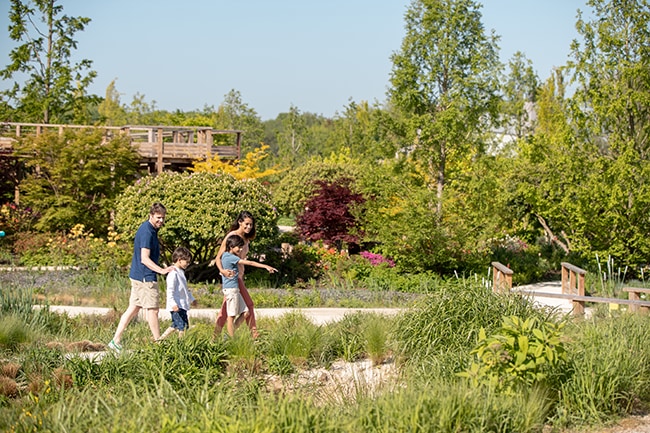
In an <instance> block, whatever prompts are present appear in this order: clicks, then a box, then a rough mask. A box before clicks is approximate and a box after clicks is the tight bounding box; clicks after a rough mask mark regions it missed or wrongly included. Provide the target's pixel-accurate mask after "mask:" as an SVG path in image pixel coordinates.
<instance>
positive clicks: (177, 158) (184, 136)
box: [0, 122, 243, 173]
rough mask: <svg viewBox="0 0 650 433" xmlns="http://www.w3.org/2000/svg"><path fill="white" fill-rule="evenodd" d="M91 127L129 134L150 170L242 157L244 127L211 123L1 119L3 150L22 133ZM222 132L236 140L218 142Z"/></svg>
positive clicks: (0, 151)
mask: <svg viewBox="0 0 650 433" xmlns="http://www.w3.org/2000/svg"><path fill="white" fill-rule="evenodd" d="M88 128H91V129H101V130H103V131H105V135H106V137H107V139H110V138H111V137H113V136H115V134H127V135H129V137H131V144H132V145H133V146H134V147H136V148H137V151H138V154H139V155H140V164H141V165H142V166H146V167H148V169H149V171H150V172H158V173H161V172H163V171H164V170H165V168H168V169H172V170H174V169H176V170H177V169H182V168H186V167H189V166H191V165H192V163H193V162H194V161H196V160H205V159H206V158H212V157H213V156H214V155H219V157H220V158H221V159H224V160H226V159H240V158H241V137H242V134H243V131H240V130H221V129H214V128H212V127H209V126H160V125H154V126H152V125H125V126H89V125H58V124H43V123H12V122H4V123H0V154H5V155H9V154H11V152H12V150H13V143H14V142H15V141H16V139H17V138H19V137H24V136H27V135H37V136H38V135H41V134H43V133H45V132H57V133H58V134H63V131H65V130H66V129H88ZM223 134H227V135H234V137H233V138H231V140H230V141H234V144H232V145H220V144H221V143H222V141H223V140H217V143H215V137H216V136H218V135H223Z"/></svg>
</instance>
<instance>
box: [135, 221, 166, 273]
mask: <svg viewBox="0 0 650 433" xmlns="http://www.w3.org/2000/svg"><path fill="white" fill-rule="evenodd" d="M142 248H147V249H149V258H151V260H153V262H154V263H155V264H158V258H159V257H160V245H159V243H158V231H157V230H156V229H155V228H154V226H153V225H151V223H150V222H149V220H147V221H145V222H143V223H142V224H141V225H140V228H138V231H137V232H136V233H135V240H134V241H133V259H132V260H131V271H130V272H129V278H132V279H134V280H137V281H143V282H149V281H156V280H157V275H156V273H155V272H154V271H152V270H151V269H149V268H148V267H146V266H145V265H143V264H142V254H141V249H142Z"/></svg>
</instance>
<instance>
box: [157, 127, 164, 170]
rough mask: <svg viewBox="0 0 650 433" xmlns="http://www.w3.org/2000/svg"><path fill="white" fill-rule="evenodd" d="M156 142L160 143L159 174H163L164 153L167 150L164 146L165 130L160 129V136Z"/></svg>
mask: <svg viewBox="0 0 650 433" xmlns="http://www.w3.org/2000/svg"><path fill="white" fill-rule="evenodd" d="M156 140H157V142H158V155H157V156H158V158H157V162H156V165H157V168H158V174H160V173H162V172H163V169H164V166H163V151H164V150H165V148H164V144H163V130H162V128H158V136H157V137H156Z"/></svg>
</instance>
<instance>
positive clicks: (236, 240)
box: [226, 235, 244, 251]
mask: <svg viewBox="0 0 650 433" xmlns="http://www.w3.org/2000/svg"><path fill="white" fill-rule="evenodd" d="M243 246H244V238H242V237H241V236H239V235H230V236H228V239H226V251H230V250H232V249H233V248H235V247H243Z"/></svg>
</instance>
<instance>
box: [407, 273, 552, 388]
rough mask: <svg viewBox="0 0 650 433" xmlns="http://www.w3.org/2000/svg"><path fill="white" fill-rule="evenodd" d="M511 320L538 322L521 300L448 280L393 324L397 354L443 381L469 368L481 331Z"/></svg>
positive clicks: (534, 312) (537, 313) (467, 282)
mask: <svg viewBox="0 0 650 433" xmlns="http://www.w3.org/2000/svg"><path fill="white" fill-rule="evenodd" d="M509 315H516V316H520V317H522V318H524V319H526V318H528V317H542V313H541V312H540V311H539V310H536V309H535V308H534V307H533V306H532V304H530V303H529V302H528V301H527V300H526V299H524V298H522V297H519V296H513V295H498V294H494V293H492V291H491V290H489V289H488V288H486V287H485V286H483V285H482V284H480V283H478V282H474V281H471V280H463V279H458V280H448V281H446V284H443V285H441V286H440V288H439V290H438V291H436V292H433V293H431V294H429V295H428V296H426V297H425V298H423V299H422V300H420V301H418V303H417V304H416V306H415V308H413V309H412V311H410V312H409V314H403V315H400V316H399V317H398V318H397V323H396V325H395V331H394V334H395V335H394V339H395V341H396V344H397V346H398V352H399V354H400V355H401V356H403V357H405V358H406V359H408V360H410V362H411V363H413V364H419V363H424V365H425V366H428V368H429V369H434V367H435V370H436V374H440V375H441V377H447V376H448V375H449V376H453V375H454V374H455V373H457V372H458V371H460V370H462V369H464V367H465V366H466V365H467V364H468V362H469V359H470V355H469V353H470V351H471V349H472V348H473V347H474V345H475V342H476V339H477V337H478V335H479V331H480V329H481V328H484V329H485V330H486V333H492V332H493V331H494V330H495V329H497V328H498V327H499V325H500V324H501V320H502V317H503V316H509ZM441 361H443V362H441ZM422 369H423V370H426V369H427V368H425V367H424V366H423V367H422ZM431 373H432V374H433V371H431Z"/></svg>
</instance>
